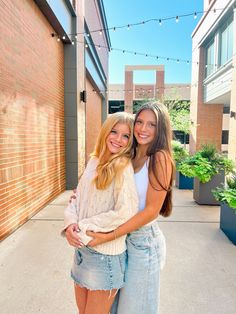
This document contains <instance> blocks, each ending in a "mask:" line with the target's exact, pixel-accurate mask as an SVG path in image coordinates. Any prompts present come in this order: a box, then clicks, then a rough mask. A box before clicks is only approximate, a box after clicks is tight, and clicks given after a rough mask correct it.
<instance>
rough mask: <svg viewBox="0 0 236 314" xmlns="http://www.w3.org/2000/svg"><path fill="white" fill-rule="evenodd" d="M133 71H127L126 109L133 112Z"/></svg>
mask: <svg viewBox="0 0 236 314" xmlns="http://www.w3.org/2000/svg"><path fill="white" fill-rule="evenodd" d="M133 87H134V84H133V71H125V92H124V95H125V111H126V112H130V113H133V94H134V91H133Z"/></svg>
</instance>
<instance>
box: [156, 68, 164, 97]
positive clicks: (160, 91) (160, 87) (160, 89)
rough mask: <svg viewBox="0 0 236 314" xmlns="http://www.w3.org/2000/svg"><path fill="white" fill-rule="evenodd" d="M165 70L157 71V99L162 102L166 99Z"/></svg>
mask: <svg viewBox="0 0 236 314" xmlns="http://www.w3.org/2000/svg"><path fill="white" fill-rule="evenodd" d="M164 86H165V72H164V71H159V70H158V71H156V85H155V88H156V99H157V100H158V101H160V102H163V101H164V93H165V89H164Z"/></svg>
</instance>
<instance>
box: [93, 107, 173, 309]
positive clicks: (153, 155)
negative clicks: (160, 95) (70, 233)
mask: <svg viewBox="0 0 236 314" xmlns="http://www.w3.org/2000/svg"><path fill="white" fill-rule="evenodd" d="M132 163H133V168H134V173H135V174H134V176H135V183H136V188H137V192H138V198H139V211H138V213H137V214H136V215H135V216H134V217H132V218H131V219H130V220H129V221H127V222H126V223H124V224H122V225H121V226H119V227H117V228H116V229H115V230H114V231H113V232H109V233H94V232H88V234H89V235H90V236H92V237H93V240H92V241H91V242H90V243H89V245H90V246H94V245H98V244H101V243H105V242H106V241H110V240H112V239H114V235H115V237H116V238H118V237H123V236H124V235H126V234H128V236H127V241H126V242H127V252H128V262H127V267H126V271H125V285H124V287H123V288H122V289H120V291H119V295H117V298H116V302H115V303H114V305H113V307H112V311H111V313H112V314H157V313H158V308H159V290H160V270H161V268H162V267H163V265H164V263H165V253H166V252H165V251H166V250H165V238H164V236H163V233H162V231H161V230H160V228H159V226H158V222H157V217H158V216H159V215H162V216H164V217H167V216H169V215H170V214H171V211H172V190H171V186H172V180H173V168H174V165H173V161H172V154H171V128H170V119H169V114H168V111H167V109H166V107H165V106H164V105H163V104H160V103H147V104H144V105H143V106H142V107H141V108H140V110H139V111H138V112H137V113H136V116H135V121H134V154H133V158H132ZM107 243H109V242H107ZM104 313H105V312H104Z"/></svg>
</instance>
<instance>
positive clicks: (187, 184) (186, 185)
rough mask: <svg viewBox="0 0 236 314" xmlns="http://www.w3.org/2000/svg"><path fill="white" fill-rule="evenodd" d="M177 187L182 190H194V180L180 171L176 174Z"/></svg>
mask: <svg viewBox="0 0 236 314" xmlns="http://www.w3.org/2000/svg"><path fill="white" fill-rule="evenodd" d="M175 186H177V188H179V189H180V190H192V189H193V178H189V177H186V176H184V175H183V174H182V173H180V172H179V171H176V173H175Z"/></svg>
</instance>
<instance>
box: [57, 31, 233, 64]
mask: <svg viewBox="0 0 236 314" xmlns="http://www.w3.org/2000/svg"><path fill="white" fill-rule="evenodd" d="M51 36H52V37H55V34H53V33H52V34H51ZM57 41H60V37H59V36H58V37H57ZM76 42H77V43H80V44H84V42H83V41H78V40H77V41H76ZM71 43H72V45H74V43H75V42H74V41H72V42H71ZM84 45H85V48H88V46H92V47H98V50H100V49H101V48H104V49H107V50H108V49H109V47H107V46H102V45H96V44H91V43H85V44H84ZM110 51H120V52H122V53H123V54H125V53H129V54H133V55H139V56H145V57H149V58H155V59H156V60H158V59H161V60H166V61H173V62H177V63H180V62H181V63H186V64H188V65H189V64H190V63H191V64H196V65H199V64H203V65H204V67H207V66H215V67H218V66H220V64H208V65H205V63H199V62H196V61H195V62H194V61H190V60H185V59H180V58H172V57H165V56H157V55H151V54H148V53H143V52H137V51H131V50H125V49H120V48H114V47H110ZM234 55H236V54H234ZM225 66H226V65H223V67H225Z"/></svg>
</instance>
